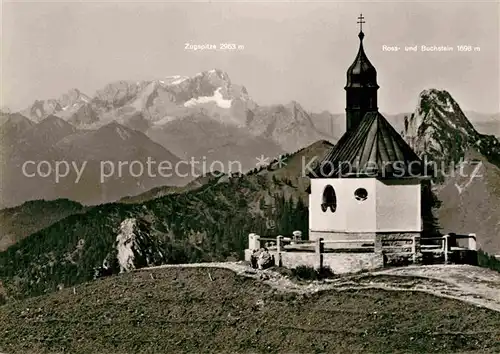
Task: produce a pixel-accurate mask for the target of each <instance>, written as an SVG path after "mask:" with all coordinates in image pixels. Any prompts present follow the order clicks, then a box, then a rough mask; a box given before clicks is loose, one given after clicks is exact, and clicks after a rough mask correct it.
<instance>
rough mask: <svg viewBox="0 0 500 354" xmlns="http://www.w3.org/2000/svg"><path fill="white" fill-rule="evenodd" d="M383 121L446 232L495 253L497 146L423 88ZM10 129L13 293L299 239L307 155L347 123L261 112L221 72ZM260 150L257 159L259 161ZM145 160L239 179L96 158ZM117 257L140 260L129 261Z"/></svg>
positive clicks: (105, 96)
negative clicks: (146, 170) (68, 165)
mask: <svg viewBox="0 0 500 354" xmlns="http://www.w3.org/2000/svg"><path fill="white" fill-rule="evenodd" d="M387 118H388V120H389V121H391V122H393V121H394V122H395V123H394V124H393V125H394V126H395V128H396V129H397V130H398V131H400V132H401V134H402V136H403V137H404V139H405V140H406V141H407V142H408V143H409V144H410V146H411V147H412V148H413V149H414V150H415V151H416V152H417V153H418V154H419V155H420V156H421V157H423V158H425V159H426V160H427V161H428V162H429V163H432V164H434V166H435V169H434V170H435V172H436V173H437V174H436V178H435V179H434V180H433V191H434V193H435V194H436V196H437V198H438V199H439V200H440V205H437V206H436V208H435V210H434V212H435V214H436V216H437V217H438V223H439V226H440V228H441V231H442V232H460V233H469V232H476V233H477V235H478V241H479V245H480V246H481V247H482V248H483V249H485V250H486V251H488V252H491V253H497V252H500V237H499V236H500V213H499V212H498V211H500V192H499V191H500V189H499V186H500V143H499V141H498V139H497V138H496V137H494V136H493V135H485V134H482V133H480V132H479V131H478V130H477V129H476V128H475V126H474V124H473V123H472V122H471V121H470V120H469V119H468V118H467V115H466V113H464V112H463V111H462V110H461V108H460V106H459V105H458V103H457V102H455V101H454V100H453V98H452V96H451V94H450V93H448V92H447V91H440V90H435V89H429V90H424V91H422V92H421V94H420V95H419V97H418V102H417V105H416V108H415V110H414V112H413V113H409V114H404V113H402V114H399V115H393V116H390V115H388V116H387ZM4 120H5V121H4V123H3V124H2V125H1V126H0V134H1V137H2V142H3V144H4V149H3V150H2V166H3V167H7V168H3V169H2V170H3V171H5V172H4V173H3V175H2V189H1V193H2V202H3V203H4V204H5V205H7V206H11V208H9V209H5V210H2V213H1V214H0V217H1V220H2V223H5V224H6V225H7V226H8V227H7V228H5V231H3V232H2V234H1V235H0V241H1V242H0V244H1V245H2V247H3V249H5V251H4V252H1V253H0V279H1V280H2V282H3V284H4V287H5V288H6V289H7V290H6V292H7V294H9V296H11V297H18V296H24V295H34V294H40V293H44V292H47V291H52V290H55V289H57V288H58V287H61V286H63V287H64V286H69V285H72V284H75V283H77V282H81V281H85V280H90V279H93V278H95V277H99V276H101V275H103V274H108V273H115V272H119V271H123V270H124V269H125V270H127V269H133V268H139V267H141V266H144V265H155V264H162V263H178V262H192V261H208V260H214V259H217V260H223V259H226V258H227V257H233V258H234V257H238V255H239V253H240V252H241V251H242V249H243V248H244V247H245V246H246V242H247V234H248V233H249V232H258V233H260V234H263V235H265V234H277V233H281V234H290V233H291V232H292V231H293V230H297V229H300V230H303V231H304V233H307V229H308V226H307V202H308V199H307V192H306V191H307V187H308V185H309V181H308V178H306V177H303V176H302V159H303V158H305V159H306V160H310V159H312V158H320V157H321V156H323V155H324V154H325V153H326V152H327V151H328V150H329V149H331V147H332V146H333V144H334V143H335V141H336V139H337V138H338V137H339V136H340V135H341V134H342V132H343V125H344V118H343V116H341V115H334V114H331V113H329V112H322V113H318V114H313V113H310V112H306V111H305V110H304V109H303V108H302V107H301V106H300V104H298V103H297V102H290V103H288V104H285V105H272V106H259V105H258V104H257V103H255V102H253V100H252V99H251V97H250V96H249V94H248V92H247V90H246V89H245V88H244V86H239V85H233V84H232V83H231V81H230V79H229V76H228V75H227V74H226V73H224V72H223V71H220V70H210V71H206V72H203V73H200V74H198V75H195V76H193V77H178V76H175V77H170V78H167V79H164V80H156V81H148V82H146V81H144V82H125V81H121V82H117V83H112V84H109V85H107V86H106V87H105V88H103V89H102V90H99V91H98V92H97V93H96V94H95V95H94V96H93V97H92V98H91V97H90V96H87V95H84V94H82V93H81V92H80V91H78V90H72V91H70V92H69V93H68V94H66V95H63V96H62V97H61V98H59V99H57V100H48V101H36V102H35V103H34V104H33V105H32V106H30V107H29V108H28V109H27V110H25V111H23V112H21V113H13V114H10V113H9V114H4ZM261 155H262V157H267V159H266V160H265V163H263V164H262V165H259V166H255V163H256V157H258V156H261ZM279 155H281V158H279V159H278V158H277V157H278V156H279ZM148 157H149V158H153V159H155V160H162V161H169V162H172V163H174V164H179V163H180V162H182V161H186V160H189V159H191V158H195V159H203V160H204V161H206V162H207V164H210V163H211V162H214V161H227V160H229V159H231V160H237V161H240V162H241V163H242V165H243V168H242V171H236V172H243V173H234V172H235V171H227V170H226V171H224V170H223V168H222V169H221V166H212V167H211V168H209V169H206V168H205V167H202V168H200V169H199V170H196V171H194V170H192V169H191V171H187V170H183V171H181V172H185V173H183V175H187V176H186V177H183V178H177V177H176V176H171V177H169V178H164V177H162V176H160V177H159V176H156V177H148V178H144V176H141V177H134V176H133V175H132V174H131V173H128V174H127V173H124V175H122V176H118V175H113V176H111V177H109V178H107V179H106V180H105V181H104V183H101V181H100V179H99V177H100V176H99V172H100V167H101V166H100V162H101V161H110V162H112V163H114V164H115V166H116V165H118V164H119V162H120V161H122V162H123V161H128V162H131V161H139V162H141V163H146V162H147V161H146V160H147V158H148ZM273 158H274V159H273ZM27 159H31V160H35V161H41V160H47V161H50V162H53V163H55V162H56V161H61V160H66V161H73V162H75V164H76V166H77V167H78V166H80V167H81V166H82V165H83V163H85V162H87V165H86V166H87V167H86V168H85V171H84V173H83V174H82V175H81V176H80V180H79V183H75V182H74V181H75V179H76V178H79V174H78V170H77V169H74V170H72V171H70V172H69V173H68V175H67V176H65V177H63V178H61V181H59V183H55V181H54V180H53V179H52V180H51V179H50V178H43V177H36V178H35V177H26V176H23V175H22V174H21V173H20V170H21V167H22V164H23V163H24V162H25V161H27ZM181 165H182V166H183V168H185V169H187V165H185V164H181ZM478 166H479V167H478ZM128 167H130V166H128ZM128 167H127V166H126V167H125V170H124V171H125V172H127V171H129V170H128ZM222 167H224V166H222ZM31 168H32V169H31V170H30V171H31V172H33V171H34V170H33V168H34V166H31ZM210 170H212V173H210ZM215 170H217V171H220V172H221V173H215V172H217V171H215ZM129 172H130V171H129ZM194 172H196V173H194ZM459 172H460V173H459ZM57 198H67V199H71V200H74V201H76V202H80V203H81V204H87V205H81V204H79V203H73V202H69V201H68V200H67V199H57ZM30 199H47V200H51V201H36V202H26V201H28V200H30ZM23 202H24V204H22V203H23ZM109 202H112V203H109ZM89 204H100V205H97V206H93V207H92V206H89ZM16 205H17V206H16ZM47 208H49V209H47ZM44 210H52V211H53V212H51V213H50V216H48V215H47V212H46V211H44ZM22 225H26V227H25V226H22ZM121 252H122V253H123V252H126V253H127V252H128V253H127V254H133V255H134V256H133V257H132V258H127V259H129V261H127V262H125V263H123V262H122V260H123V257H122V255H123V254H122V253H121ZM125 258H126V257H125Z"/></svg>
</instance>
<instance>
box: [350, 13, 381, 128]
mask: <svg viewBox="0 0 500 354" xmlns="http://www.w3.org/2000/svg"><path fill="white" fill-rule="evenodd" d="M363 19H364V17H363V15H362V14H361V15H360V16H359V17H358V23H359V25H360V28H359V34H358V37H359V50H358V54H357V55H356V58H355V59H354V62H353V63H352V64H351V66H350V67H349V69H348V70H347V84H346V86H345V87H344V89H345V90H346V109H345V110H346V130H347V131H349V130H353V129H355V128H356V127H357V126H358V125H359V123H360V122H361V119H362V118H363V117H364V116H365V114H366V113H368V112H377V111H378V107H377V90H378V88H379V86H378V84H377V71H376V70H375V67H374V66H373V65H372V64H371V63H370V61H369V60H368V57H367V56H366V54H365V51H364V48H363V38H364V37H365V34H364V33H363V23H365V22H364V21H363Z"/></svg>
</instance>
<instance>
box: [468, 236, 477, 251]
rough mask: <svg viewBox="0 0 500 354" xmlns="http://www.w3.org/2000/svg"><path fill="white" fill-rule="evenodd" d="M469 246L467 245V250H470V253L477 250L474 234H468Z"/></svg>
mask: <svg viewBox="0 0 500 354" xmlns="http://www.w3.org/2000/svg"><path fill="white" fill-rule="evenodd" d="M468 241H469V245H468V248H469V249H470V250H471V251H476V250H477V244H476V242H477V239H476V234H469V240H468Z"/></svg>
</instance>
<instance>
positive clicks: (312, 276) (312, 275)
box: [292, 266, 334, 280]
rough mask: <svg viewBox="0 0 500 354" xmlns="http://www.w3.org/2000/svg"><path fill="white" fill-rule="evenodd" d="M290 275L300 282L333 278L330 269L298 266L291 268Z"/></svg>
mask: <svg viewBox="0 0 500 354" xmlns="http://www.w3.org/2000/svg"><path fill="white" fill-rule="evenodd" d="M292 274H293V276H294V277H296V278H298V279H302V280H322V279H326V278H331V277H333V276H334V273H333V271H332V270H331V268H330V267H323V268H321V269H315V268H314V267H310V266H298V267H296V268H293V269H292Z"/></svg>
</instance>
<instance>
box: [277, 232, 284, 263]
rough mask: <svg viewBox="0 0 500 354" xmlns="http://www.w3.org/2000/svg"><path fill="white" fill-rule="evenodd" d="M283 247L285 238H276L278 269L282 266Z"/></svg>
mask: <svg viewBox="0 0 500 354" xmlns="http://www.w3.org/2000/svg"><path fill="white" fill-rule="evenodd" d="M282 247H283V236H281V235H279V236H278V237H276V265H277V266H278V267H281V266H282V262H281V250H282Z"/></svg>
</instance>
